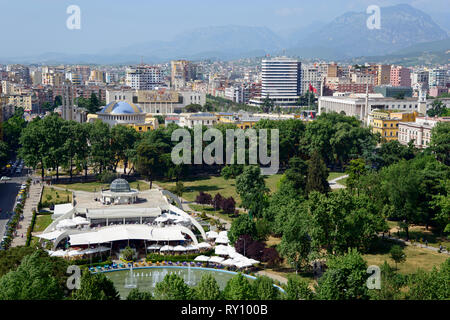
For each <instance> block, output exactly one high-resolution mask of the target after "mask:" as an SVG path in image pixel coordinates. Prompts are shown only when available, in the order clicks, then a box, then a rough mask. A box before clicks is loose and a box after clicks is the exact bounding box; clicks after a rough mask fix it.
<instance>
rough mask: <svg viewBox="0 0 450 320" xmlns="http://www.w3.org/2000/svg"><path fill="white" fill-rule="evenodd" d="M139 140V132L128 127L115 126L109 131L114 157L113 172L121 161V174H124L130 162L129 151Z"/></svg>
mask: <svg viewBox="0 0 450 320" xmlns="http://www.w3.org/2000/svg"><path fill="white" fill-rule="evenodd" d="M139 138H140V136H139V132H137V131H136V130H134V129H133V128H131V127H128V126H123V125H116V126H114V127H113V128H112V129H111V152H112V153H113V157H114V164H113V165H114V168H113V171H114V172H115V171H116V170H117V165H118V164H119V161H122V162H123V165H124V166H123V167H124V168H123V170H124V172H123V173H124V174H126V170H127V167H128V163H129V160H130V159H129V155H130V153H131V152H130V149H133V148H134V145H135V143H136V142H137V141H139Z"/></svg>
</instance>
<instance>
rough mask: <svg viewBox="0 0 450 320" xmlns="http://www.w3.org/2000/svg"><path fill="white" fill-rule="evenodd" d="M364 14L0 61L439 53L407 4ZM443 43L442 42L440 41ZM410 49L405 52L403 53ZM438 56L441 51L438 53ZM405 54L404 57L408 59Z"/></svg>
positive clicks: (424, 18) (424, 21) (438, 31)
mask: <svg viewBox="0 0 450 320" xmlns="http://www.w3.org/2000/svg"><path fill="white" fill-rule="evenodd" d="M368 17H369V15H368V14H366V12H346V13H344V14H343V15H341V16H339V17H337V18H336V19H334V20H333V21H331V22H329V23H327V24H323V23H318V24H317V27H316V28H315V27H314V26H312V25H309V26H306V27H303V28H297V29H294V30H293V31H292V32H291V33H290V34H288V35H287V36H286V37H285V36H283V35H279V34H276V33H275V32H273V31H272V30H270V29H269V28H267V27H251V26H238V25H227V26H215V27H203V28H196V29H193V30H190V31H184V32H182V33H180V34H179V35H177V36H176V37H175V38H174V39H172V40H168V41H146V42H143V43H139V44H134V45H130V46H127V47H122V48H112V49H109V50H103V51H100V52H97V53H95V54H83V55H79V54H59V53H47V54H42V55H38V56H28V57H16V58H10V59H3V61H5V60H6V61H7V62H19V63H33V62H34V63H37V62H41V63H99V64H102V63H103V64H119V63H122V64H130V63H131V64H135V63H138V62H139V61H140V60H141V57H142V58H144V60H145V61H146V62H149V63H160V62H165V61H169V60H173V59H182V58H184V59H190V60H200V59H211V58H212V59H221V60H234V59H239V58H245V57H254V56H264V55H265V54H268V53H269V54H272V55H276V54H281V53H284V52H285V53H286V54H288V55H292V56H299V57H300V58H322V59H327V60H341V59H351V58H357V57H361V56H369V57H374V56H385V55H396V54H401V50H402V49H405V50H417V52H420V51H421V50H431V51H436V50H441V49H442V48H445V47H447V49H450V46H448V41H447V42H445V40H444V39H447V38H448V35H447V32H446V31H444V30H443V29H442V28H440V27H439V26H438V25H437V24H436V23H435V22H434V21H433V20H432V19H431V17H430V16H428V15H427V14H426V13H424V12H422V11H420V10H418V9H415V8H413V7H411V6H410V5H407V4H402V5H395V6H390V7H382V8H381V29H379V30H376V29H375V30H369V29H368V28H367V26H366V20H367V18H368ZM443 40H444V42H441V41H443ZM407 48H409V49H407ZM441 51H442V50H441ZM411 52H412V51H407V52H405V54H411Z"/></svg>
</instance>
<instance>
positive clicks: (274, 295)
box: [252, 276, 280, 300]
mask: <svg viewBox="0 0 450 320" xmlns="http://www.w3.org/2000/svg"><path fill="white" fill-rule="evenodd" d="M252 286H253V292H254V294H255V295H256V299H257V300H278V299H279V298H280V291H279V290H278V289H277V288H276V287H275V286H274V285H273V280H272V279H270V278H269V277H267V276H260V277H257V278H256V280H255V281H253V283H252Z"/></svg>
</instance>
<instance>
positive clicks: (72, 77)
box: [66, 72, 83, 86]
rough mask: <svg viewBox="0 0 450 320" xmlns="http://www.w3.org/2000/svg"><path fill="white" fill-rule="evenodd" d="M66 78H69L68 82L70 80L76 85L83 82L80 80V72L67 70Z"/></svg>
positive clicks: (81, 78)
mask: <svg viewBox="0 0 450 320" xmlns="http://www.w3.org/2000/svg"><path fill="white" fill-rule="evenodd" d="M66 79H67V80H70V82H72V84H74V85H77V86H79V85H81V84H82V82H83V81H82V80H83V77H82V76H81V74H80V73H74V72H67V73H66Z"/></svg>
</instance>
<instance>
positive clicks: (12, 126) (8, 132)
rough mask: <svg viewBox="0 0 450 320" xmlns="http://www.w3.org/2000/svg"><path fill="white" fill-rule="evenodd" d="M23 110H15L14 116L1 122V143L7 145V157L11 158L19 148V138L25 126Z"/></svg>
mask: <svg viewBox="0 0 450 320" xmlns="http://www.w3.org/2000/svg"><path fill="white" fill-rule="evenodd" d="M23 114H24V110H23V108H17V109H16V110H15V111H14V114H13V115H12V116H11V117H10V118H9V119H8V120H7V121H4V122H2V124H1V126H2V129H3V141H4V142H6V143H7V144H8V147H9V156H12V155H13V154H14V153H15V152H16V151H17V150H18V149H19V147H20V141H19V139H20V136H21V134H22V131H23V130H24V128H25V127H26V126H27V122H26V121H25V119H24V118H23Z"/></svg>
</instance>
